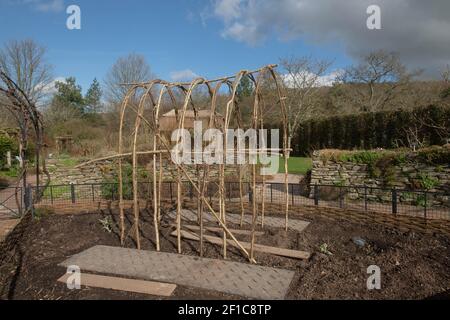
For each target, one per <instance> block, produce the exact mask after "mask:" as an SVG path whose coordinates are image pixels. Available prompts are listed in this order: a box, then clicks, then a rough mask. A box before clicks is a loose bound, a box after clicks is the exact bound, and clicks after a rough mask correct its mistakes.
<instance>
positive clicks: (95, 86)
mask: <svg viewBox="0 0 450 320" xmlns="http://www.w3.org/2000/svg"><path fill="white" fill-rule="evenodd" d="M101 98H102V89H101V87H100V83H99V82H98V81H97V78H95V79H94V81H93V82H92V84H91V86H90V87H89V89H88V91H87V93H86V96H85V97H84V100H85V103H86V107H85V109H86V112H90V113H98V112H100V111H101V110H102V107H103V106H102V102H101Z"/></svg>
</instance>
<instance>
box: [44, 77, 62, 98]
mask: <svg viewBox="0 0 450 320" xmlns="http://www.w3.org/2000/svg"><path fill="white" fill-rule="evenodd" d="M57 82H63V83H65V82H66V78H64V77H56V78H55V79H54V80H53V81H52V82H50V83H49V84H47V85H44V86H43V87H42V93H43V94H44V95H46V96H52V95H54V94H55V93H56V92H57V91H58V90H57V89H56V83H57ZM38 87H39V86H38Z"/></svg>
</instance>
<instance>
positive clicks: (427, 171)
mask: <svg viewBox="0 0 450 320" xmlns="http://www.w3.org/2000/svg"><path fill="white" fill-rule="evenodd" d="M424 179H425V180H426V179H431V180H432V181H435V182H436V183H433V186H432V187H431V188H429V189H428V190H427V191H429V192H430V193H439V194H438V195H436V197H434V198H433V199H431V200H432V201H434V202H433V204H434V205H437V204H443V205H445V206H450V165H447V166H436V167H433V166H429V165H427V164H423V163H406V164H404V165H403V166H391V167H388V168H386V169H385V170H384V171H383V170H381V172H380V174H379V175H378V176H376V177H375V176H374V174H373V173H371V170H370V168H369V166H368V165H366V164H355V163H351V162H337V161H333V160H328V161H323V160H321V158H320V152H318V153H315V154H314V157H313V168H312V172H311V185H315V184H318V185H331V186H342V187H344V190H345V192H346V196H347V197H349V198H350V199H361V198H363V197H364V196H366V197H367V198H368V199H369V200H374V201H383V202H385V201H391V200H392V194H391V192H390V191H389V192H386V191H384V192H383V191H382V190H377V189H376V188H380V189H388V190H391V189H393V188H397V189H401V190H412V193H411V194H408V195H407V194H406V192H399V200H400V201H404V202H408V201H417V197H418V196H417V195H416V194H415V193H414V190H424V189H426V188H424V185H423V182H424ZM346 186H367V187H368V189H369V194H366V195H365V192H367V190H365V189H364V188H345V187H346ZM330 189H332V188H330ZM334 189H338V188H334ZM312 193H313V188H311V196H312ZM430 204H431V203H430Z"/></svg>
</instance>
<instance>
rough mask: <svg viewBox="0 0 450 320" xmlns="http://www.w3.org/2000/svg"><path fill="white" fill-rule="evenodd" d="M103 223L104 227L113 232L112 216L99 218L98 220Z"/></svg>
mask: <svg viewBox="0 0 450 320" xmlns="http://www.w3.org/2000/svg"><path fill="white" fill-rule="evenodd" d="M98 221H99V222H100V223H101V224H102V228H103V229H104V230H105V231H106V232H108V233H111V232H112V224H113V222H112V220H111V218H110V217H105V218H104V219H99V220H98Z"/></svg>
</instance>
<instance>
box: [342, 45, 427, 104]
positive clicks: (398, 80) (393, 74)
mask: <svg viewBox="0 0 450 320" xmlns="http://www.w3.org/2000/svg"><path fill="white" fill-rule="evenodd" d="M420 73H421V72H420V71H415V72H412V73H410V72H408V71H407V69H406V67H405V66H404V65H403V64H402V63H401V61H400V59H399V57H398V56H397V55H396V54H394V53H387V52H385V51H382V50H380V51H375V52H372V53H369V54H368V55H366V56H364V57H362V59H361V62H360V63H359V64H357V65H354V66H351V67H349V68H347V70H345V72H344V73H343V74H342V75H341V76H340V77H339V80H340V81H341V82H343V83H344V84H350V85H351V86H350V87H351V89H352V90H351V91H352V92H351V93H349V94H350V96H351V97H352V98H353V100H355V103H357V104H359V105H360V106H361V109H362V111H369V112H373V111H378V110H382V109H383V108H384V107H385V106H386V105H387V104H388V103H389V102H390V101H391V100H393V99H394V98H396V97H398V96H399V95H401V94H402V93H403V92H404V91H405V90H406V89H408V86H409V84H410V83H411V80H412V79H413V78H414V77H415V76H417V75H419V74H420Z"/></svg>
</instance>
